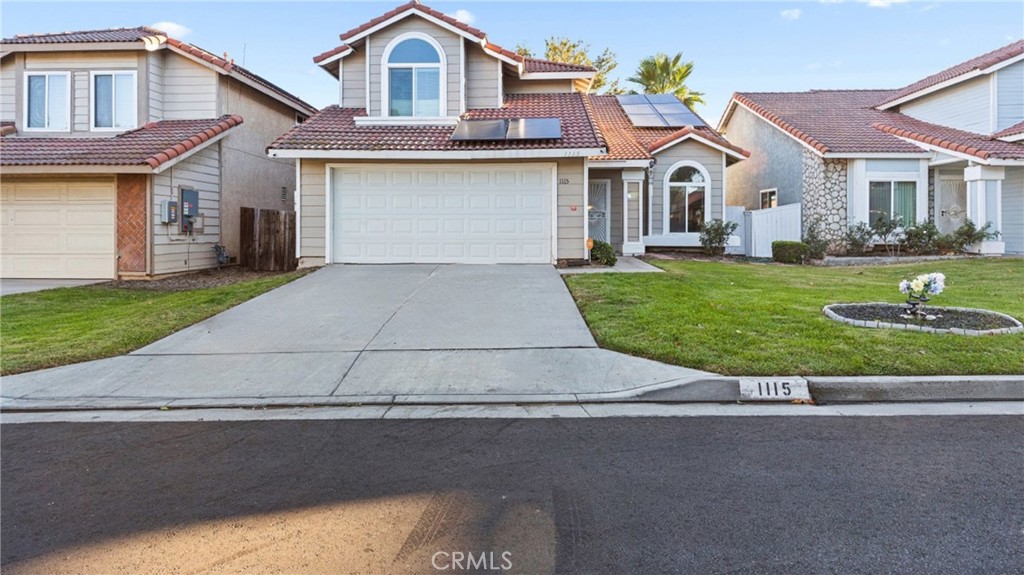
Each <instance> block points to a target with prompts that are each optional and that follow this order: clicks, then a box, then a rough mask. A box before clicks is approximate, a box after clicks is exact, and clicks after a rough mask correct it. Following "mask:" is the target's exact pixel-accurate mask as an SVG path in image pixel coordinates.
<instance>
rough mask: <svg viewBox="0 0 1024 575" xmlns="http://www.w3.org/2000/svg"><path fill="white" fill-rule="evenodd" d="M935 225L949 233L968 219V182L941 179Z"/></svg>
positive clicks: (936, 201) (943, 231)
mask: <svg viewBox="0 0 1024 575" xmlns="http://www.w3.org/2000/svg"><path fill="white" fill-rule="evenodd" d="M935 205H936V212H937V213H936V214H935V227H937V228H939V231H940V232H942V233H944V234H948V233H951V232H953V231H954V230H956V229H957V228H959V227H960V226H962V225H963V224H964V222H966V221H967V183H966V182H964V181H963V180H952V179H949V180H947V179H940V180H939V194H938V197H937V198H936V199H935Z"/></svg>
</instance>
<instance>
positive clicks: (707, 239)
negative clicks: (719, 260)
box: [700, 218, 739, 256]
mask: <svg viewBox="0 0 1024 575" xmlns="http://www.w3.org/2000/svg"><path fill="white" fill-rule="evenodd" d="M738 226H739V224H737V223H736V222H727V221H724V220H720V219H718V218H715V219H713V220H711V221H710V222H707V223H706V224H704V225H703V226H701V228H700V245H701V246H702V247H703V248H704V253H706V254H708V255H710V256H720V255H722V254H724V253H725V246H726V244H728V243H729V236H730V235H732V233H733V232H735V231H736V228H737V227H738Z"/></svg>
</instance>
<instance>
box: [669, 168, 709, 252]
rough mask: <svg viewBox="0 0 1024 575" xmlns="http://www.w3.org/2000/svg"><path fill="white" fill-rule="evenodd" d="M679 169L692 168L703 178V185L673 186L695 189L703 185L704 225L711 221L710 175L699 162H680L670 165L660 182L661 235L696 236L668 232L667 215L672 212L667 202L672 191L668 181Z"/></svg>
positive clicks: (687, 233)
mask: <svg viewBox="0 0 1024 575" xmlns="http://www.w3.org/2000/svg"><path fill="white" fill-rule="evenodd" d="M679 168H694V169H695V170H697V171H698V172H700V173H701V175H702V176H704V184H683V183H676V184H673V185H674V186H676V187H680V186H694V187H697V186H700V185H703V187H704V223H708V222H710V221H711V210H710V209H709V208H710V201H711V174H710V173H708V170H707V168H705V167H704V165H703V164H701V163H699V162H694V161H692V160H682V161H680V162H676V163H674V164H672V165H671V166H669V168H668V170H666V171H665V177H664V179H663V180H662V186H661V195H662V207H661V209H662V214H661V226H662V227H661V234H662V235H664V236H688V235H697V234H698V233H700V232H670V231H669V213H670V212H671V211H672V209H671V208H672V206H671V204H670V203H669V201H670V199H671V196H672V193H671V192H672V190H671V188H670V187H669V180H670V179H671V178H672V174H674V173H675V172H676V170H678V169H679ZM687 195H689V192H687Z"/></svg>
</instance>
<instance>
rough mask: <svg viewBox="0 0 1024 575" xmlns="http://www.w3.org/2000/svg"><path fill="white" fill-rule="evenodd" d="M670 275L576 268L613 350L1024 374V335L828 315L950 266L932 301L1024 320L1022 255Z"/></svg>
mask: <svg viewBox="0 0 1024 575" xmlns="http://www.w3.org/2000/svg"><path fill="white" fill-rule="evenodd" d="M652 263H654V264H655V265H657V266H659V267H661V268H662V269H664V270H665V271H666V273H663V274H593V275H576V276H568V277H567V278H566V283H567V284H568V285H569V289H570V291H571V292H572V294H573V296H574V297H575V298H576V301H577V304H578V305H579V307H580V310H581V311H582V312H583V316H584V318H585V319H586V320H587V323H588V325H589V326H590V329H591V330H592V331H593V333H594V336H595V338H596V339H597V341H598V343H599V344H600V345H601V346H602V347H605V348H607V349H612V350H616V351H621V352H624V353H628V354H631V355H636V356H640V357H646V358H650V359H655V360H658V361H663V362H666V363H672V364H676V365H682V366H685V367H690V368H695V369H702V370H707V371H712V372H716V373H721V374H725V375H943V374H949V375H970V374H975V375H987V374H1024V334H1015V335H999V336H982V337H968V336H959V335H952V334H941V335H939V334H927V333H920V332H906V331H902V330H891V329H867V328H858V327H853V326H850V325H845V324H841V323H839V322H835V321H832V320H830V319H828V318H826V317H825V316H824V315H823V314H822V311H821V310H822V307H824V306H825V305H827V304H830V303H837V302H844V303H850V302H876V301H882V302H892V303H899V302H901V301H903V300H904V299H905V296H903V295H902V294H900V293H899V291H898V290H897V284H898V283H899V281H900V280H901V279H903V278H904V277H907V276H913V275H918V274H920V273H927V272H933V271H935V272H942V273H944V274H946V278H947V279H946V291H945V292H944V293H943V294H941V295H939V296H935V297H934V298H933V299H932V302H931V303H932V304H934V305H936V306H944V305H945V306H954V307H970V308H983V309H988V310H993V311H998V312H1002V313H1006V314H1009V315H1011V316H1013V317H1016V318H1018V319H1020V318H1024V261H1022V260H1020V259H1010V258H1007V259H997V258H992V259H988V258H986V259H976V260H975V259H972V260H957V261H942V262H929V263H916V264H900V265H890V266H864V267H845V268H840V267H830V268H822V267H811V266H783V265H763V264H750V263H722V262H704V261H692V260H689V261H686V260H681V261H654V262H652Z"/></svg>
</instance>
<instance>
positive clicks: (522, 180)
mask: <svg viewBox="0 0 1024 575" xmlns="http://www.w3.org/2000/svg"><path fill="white" fill-rule="evenodd" d="M341 41H342V42H343V44H342V45H340V46H338V47H336V48H334V49H332V50H330V51H328V52H325V53H323V54H321V55H319V56H316V57H315V58H314V62H316V63H317V64H318V65H319V66H321V67H322V68H323V69H324V70H326V71H327V72H329V73H330V74H331V75H332V76H334V77H335V78H337V80H338V102H339V103H338V105H333V106H329V107H327V108H325V109H324V110H322V111H320V112H319V113H318V114H316V115H314V116H313V117H311V118H310V119H309V120H308V121H306V122H305V123H303V124H301V125H299V126H296V127H295V128H293V129H292V130H290V131H289V132H288V133H287V134H285V135H284V136H282V137H281V138H280V139H278V140H277V141H276V142H274V144H273V145H271V146H270V147H269V149H268V154H269V155H270V156H271V157H275V158H289V159H294V161H295V162H296V171H297V172H298V173H299V174H300V182H299V190H298V194H299V198H298V201H297V204H298V206H299V230H298V234H299V241H298V246H299V255H300V262H301V263H302V264H303V265H318V264H323V263H334V262H344V263H395V262H423V263H446V262H455V263H543V264H550V263H554V262H556V261H557V260H585V259H587V258H589V251H588V247H587V246H588V239H590V238H593V239H596V240H604V241H608V242H610V243H612V244H613V245H614V246H615V248H616V249H617V250H619V251H620V252H622V253H627V254H635V253H642V252H643V251H644V250H645V247H646V246H651V245H692V246H696V245H699V243H698V234H699V228H700V227H701V226H702V225H703V223H704V222H706V221H708V220H710V219H712V218H721V217H723V214H724V209H725V189H726V183H725V168H726V166H727V165H729V164H732V163H734V162H736V161H739V160H742V159H743V158H745V157H746V155H747V153H746V152H745V151H743V150H741V149H740V148H738V147H736V146H734V145H732V144H730V143H729V142H727V141H725V139H724V138H722V137H721V136H719V135H718V133H717V132H715V130H714V129H712V128H710V127H709V126H708V125H707V124H706V123H705V122H704V121H703V120H701V119H700V118H699V117H697V116H696V115H695V114H694V113H693V112H692V111H690V110H689V109H688V108H686V107H685V106H683V105H682V104H681V103H680V102H679V101H678V100H677V99H676V98H675V97H674V96H671V95H669V96H650V97H649V96H644V95H634V96H621V97H616V96H595V95H590V94H588V93H587V92H588V90H589V88H590V84H591V82H592V80H593V78H594V75H595V70H594V69H593V68H591V67H587V66H576V65H568V64H561V63H556V62H549V61H546V60H539V59H534V58H524V57H522V56H520V55H518V54H516V53H514V52H511V51H509V50H506V49H504V48H502V47H500V46H498V45H496V44H494V43H492V42H491V41H490V40H489V39H488V38H487V36H486V34H484V32H482V31H481V30H478V29H476V28H474V27H471V26H468V25H466V24H464V23H462V22H459V21H458V20H456V19H454V18H451V17H449V16H447V15H445V14H442V13H441V12H438V11H436V10H433V9H431V8H428V7H426V6H423V5H422V4H419V3H418V2H410V3H408V4H404V5H402V6H399V7H397V8H395V9H394V10H391V11H389V12H387V13H385V14H383V15H381V16H379V17H377V18H374V19H373V20H371V21H369V22H366V23H364V24H362V25H360V26H357V27H355V28H353V29H351V30H349V31H347V32H345V33H343V34H341Z"/></svg>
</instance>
